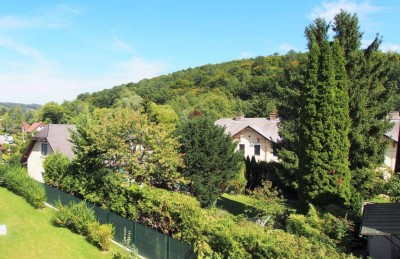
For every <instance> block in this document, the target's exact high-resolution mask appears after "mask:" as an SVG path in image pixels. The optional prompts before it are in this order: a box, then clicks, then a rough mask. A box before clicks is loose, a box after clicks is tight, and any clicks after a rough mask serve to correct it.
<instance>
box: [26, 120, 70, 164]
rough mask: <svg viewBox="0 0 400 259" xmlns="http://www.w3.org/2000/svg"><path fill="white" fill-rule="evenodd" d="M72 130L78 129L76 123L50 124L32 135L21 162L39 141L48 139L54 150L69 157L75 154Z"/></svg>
mask: <svg viewBox="0 0 400 259" xmlns="http://www.w3.org/2000/svg"><path fill="white" fill-rule="evenodd" d="M70 130H72V131H76V127H75V125H67V124H49V125H46V126H45V127H44V128H43V130H41V131H40V132H38V133H37V134H36V135H34V136H33V137H32V140H31V142H30V143H29V145H28V147H27V148H26V150H25V151H24V154H23V156H22V158H21V162H26V161H27V160H28V157H29V155H30V153H31V152H32V149H33V147H34V146H35V143H36V142H37V141H46V142H47V143H48V144H49V145H50V147H51V149H52V150H53V151H54V152H59V153H61V154H63V155H65V156H67V157H69V158H73V157H74V156H75V154H74V152H73V143H72V141H71V133H70Z"/></svg>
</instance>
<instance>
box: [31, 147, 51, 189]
mask: <svg viewBox="0 0 400 259" xmlns="http://www.w3.org/2000/svg"><path fill="white" fill-rule="evenodd" d="M41 144H42V142H39V141H37V142H36V143H35V145H34V147H33V149H32V152H31V154H30V155H29V157H28V161H27V169H28V174H29V175H30V176H31V177H32V178H34V179H35V180H37V181H39V182H42V183H43V182H44V180H43V173H44V169H43V161H44V159H45V158H46V156H44V155H42V153H41ZM51 153H53V150H52V149H51V147H50V145H47V154H51Z"/></svg>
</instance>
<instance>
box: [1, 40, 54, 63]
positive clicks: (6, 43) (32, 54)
mask: <svg viewBox="0 0 400 259" xmlns="http://www.w3.org/2000/svg"><path fill="white" fill-rule="evenodd" d="M0 48H6V49H8V50H11V51H14V52H17V53H18V54H20V55H22V56H25V57H28V58H31V59H32V60H34V61H35V62H36V63H38V64H43V63H47V60H46V59H45V58H44V57H43V56H42V54H41V53H40V52H39V51H38V50H36V49H34V48H31V47H29V46H26V45H24V44H22V43H19V42H15V41H14V40H12V39H10V38H6V37H0Z"/></svg>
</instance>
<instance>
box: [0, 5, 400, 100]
mask: <svg viewBox="0 0 400 259" xmlns="http://www.w3.org/2000/svg"><path fill="white" fill-rule="evenodd" d="M340 9H345V10H348V11H350V12H352V13H354V12H356V13H357V14H358V16H359V20H360V29H361V31H363V32H364V38H363V42H364V45H366V44H368V43H369V42H371V41H372V39H373V38H374V36H375V35H376V33H378V32H379V33H380V35H382V36H383V44H382V46H381V49H382V50H383V51H389V50H391V51H400V33H399V32H400V15H399V14H400V1H398V0H370V1H363V0H359V1H356V0H336V1H335V0H333V1H316V0H309V1H306V0H305V1H272V0H213V1H212V0H203V1H168V0H165V1H139V0H118V1H105V0H97V1H94V0H86V1H80V0H76V1H54V0H53V1H35V0H32V1H22V0H14V1H8V0H0V90H1V92H0V102H21V103H39V104H45V103H47V102H49V101H56V102H58V103H61V102H62V101H63V100H73V99H74V98H75V97H76V96H77V95H78V94H80V93H85V92H93V91H98V90H102V89H105V88H111V87H113V86H116V85H120V84H123V83H128V82H137V81H139V80H141V79H143V78H151V77H154V76H158V75H163V74H168V73H171V72H174V71H178V70H182V69H186V68H189V67H196V66H201V65H205V64H215V63H221V62H226V61H231V60H235V59H243V58H250V57H256V56H267V55H271V54H273V53H275V52H278V53H280V54H285V53H286V52H287V51H288V50H290V49H294V50H296V51H302V52H305V51H306V41H305V38H304V28H305V27H306V26H308V25H309V24H310V23H311V22H312V21H313V20H314V19H315V18H317V17H324V18H325V19H326V20H327V21H331V20H332V17H333V16H334V15H335V14H336V13H337V12H338V11H339V10H340Z"/></svg>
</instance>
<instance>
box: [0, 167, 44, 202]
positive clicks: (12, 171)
mask: <svg viewBox="0 0 400 259" xmlns="http://www.w3.org/2000/svg"><path fill="white" fill-rule="evenodd" d="M0 182H2V184H3V185H4V186H5V187H6V188H7V189H9V190H10V191H12V192H14V193H16V194H18V195H20V196H22V197H24V199H25V200H26V201H27V202H29V203H30V204H31V205H32V206H34V207H36V208H43V207H44V202H45V201H46V192H45V190H44V187H43V186H42V185H41V184H40V183H39V182H37V181H36V180H34V179H32V178H31V177H30V176H29V175H28V173H27V172H26V169H25V168H22V167H19V166H9V165H0Z"/></svg>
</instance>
